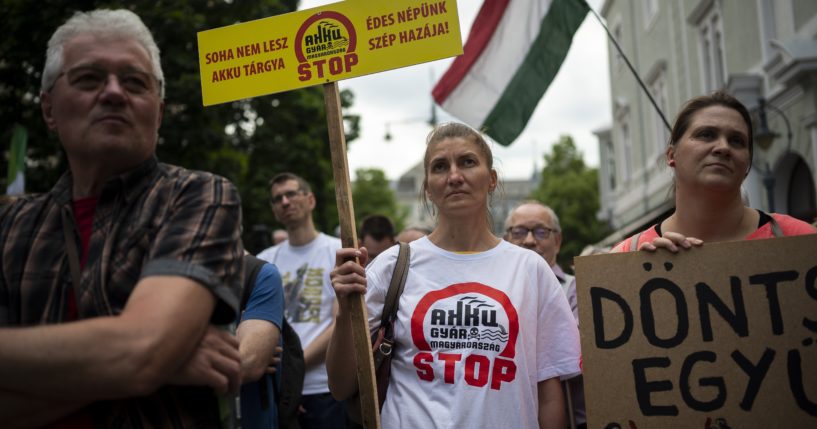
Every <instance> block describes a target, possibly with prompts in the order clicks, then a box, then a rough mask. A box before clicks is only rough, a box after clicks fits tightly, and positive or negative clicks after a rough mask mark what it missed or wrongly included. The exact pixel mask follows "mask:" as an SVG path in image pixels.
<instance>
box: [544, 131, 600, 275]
mask: <svg viewBox="0 0 817 429" xmlns="http://www.w3.org/2000/svg"><path fill="white" fill-rule="evenodd" d="M531 197H532V198H534V199H536V200H538V201H541V202H542V203H544V204H546V205H548V206H550V207H551V208H552V209H553V210H554V211H555V212H556V214H557V215H558V216H559V222H560V224H561V226H562V237H563V239H562V248H561V251H560V252H559V256H558V257H557V262H558V263H559V265H560V266H561V267H563V268H565V269H568V268H569V267H571V266H572V265H573V257H574V256H578V255H579V254H580V253H581V251H582V249H583V248H584V247H585V246H587V245H588V244H593V243H596V242H598V241H599V240H601V239H602V238H604V236H605V235H606V234H607V227H606V225H605V224H604V223H602V222H600V221H599V220H598V219H596V212H598V210H599V189H598V169H596V168H589V167H588V166H587V165H585V163H584V158H583V156H582V153H581V152H580V151H579V150H578V149H577V148H576V145H575V144H574V143H573V139H572V138H571V137H570V136H562V137H561V139H560V140H559V142H558V143H556V144H555V145H554V146H553V148H552V149H551V151H550V153H547V154H545V166H544V168H543V169H542V178H541V181H540V182H539V186H538V187H537V188H536V190H534V191H533V193H532V194H531Z"/></svg>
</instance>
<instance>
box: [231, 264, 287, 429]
mask: <svg viewBox="0 0 817 429" xmlns="http://www.w3.org/2000/svg"><path fill="white" fill-rule="evenodd" d="M283 314H284V298H283V286H282V284H281V275H280V274H279V273H278V269H277V268H276V267H275V265H272V264H269V263H265V264H264V265H263V266H262V267H261V270H260V271H259V272H258V276H257V277H256V279H255V287H253V290H252V292H251V294H250V297H249V300H248V301H247V307H246V309H244V312H243V313H242V314H241V318H240V323H239V324H238V330H237V331H236V337H237V338H238V341H239V348H238V351H239V354H240V355H241V382H242V386H241V427H242V429H256V428H263V429H269V428H273V429H275V428H278V410H277V407H276V403H275V395H274V392H275V390H274V389H273V385H272V383H274V382H275V380H274V379H273V376H272V375H271V374H267V373H266V370H267V367H268V366H269V364H270V362H271V361H272V355H273V353H274V351H275V347H276V346H277V345H279V339H280V335H281V318H282V317H283Z"/></svg>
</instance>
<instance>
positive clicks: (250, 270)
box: [239, 255, 267, 311]
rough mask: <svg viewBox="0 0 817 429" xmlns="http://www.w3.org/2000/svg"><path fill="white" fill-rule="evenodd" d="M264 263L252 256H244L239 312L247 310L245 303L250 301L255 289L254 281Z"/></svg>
mask: <svg viewBox="0 0 817 429" xmlns="http://www.w3.org/2000/svg"><path fill="white" fill-rule="evenodd" d="M266 263H267V262H266V261H263V260H261V259H258V258H256V257H255V256H253V255H244V288H243V289H242V290H241V307H239V309H240V310H239V311H244V309H245V308H247V302H248V301H249V300H250V295H251V294H252V290H253V288H255V280H256V278H257V277H258V273H259V272H261V268H262V267H263V266H264V264H266Z"/></svg>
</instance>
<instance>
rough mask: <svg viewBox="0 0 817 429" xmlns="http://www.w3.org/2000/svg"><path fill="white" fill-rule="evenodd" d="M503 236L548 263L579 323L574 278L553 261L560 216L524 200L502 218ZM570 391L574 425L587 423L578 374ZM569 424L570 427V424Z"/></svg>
mask: <svg viewBox="0 0 817 429" xmlns="http://www.w3.org/2000/svg"><path fill="white" fill-rule="evenodd" d="M505 227H506V230H505V231H506V232H505V239H507V240H508V241H510V242H511V243H513V244H516V245H517V246H521V247H525V248H528V249H531V250H533V251H534V252H536V253H538V254H539V255H541V256H542V258H544V259H545V261H546V262H547V263H548V265H550V269H551V270H553V274H555V275H556V279H558V280H559V284H561V285H562V290H564V292H565V295H566V296H567V301H568V302H569V303H570V309H571V310H573V317H575V318H576V323H579V312H578V310H577V306H576V302H577V301H576V278H575V277H574V276H571V275H570V274H566V273H565V272H564V270H562V267H560V266H559V264H557V263H556V255H558V254H559V249H560V248H561V247H562V228H561V226H560V225H559V217H558V216H557V215H556V212H554V211H553V209H551V208H550V207H548V206H546V205H544V204H542V203H540V202H538V201H533V200H530V201H524V202H522V204H520V205H519V206H517V207H516V208H515V209H513V210H512V211H511V213H510V214H509V215H508V219H507V220H506V221H505ZM567 386H568V388H569V392H570V398H569V399H570V400H569V403H570V404H571V405H572V407H573V410H572V412H570V413H568V415H570V416H573V419H574V422H575V425H576V427H579V428H583V427H586V424H587V423H586V418H585V410H584V388H583V386H582V379H581V376H579V377H574V378H572V379H570V380H567ZM571 427H573V426H572V425H571Z"/></svg>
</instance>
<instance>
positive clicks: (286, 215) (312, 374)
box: [258, 173, 346, 429]
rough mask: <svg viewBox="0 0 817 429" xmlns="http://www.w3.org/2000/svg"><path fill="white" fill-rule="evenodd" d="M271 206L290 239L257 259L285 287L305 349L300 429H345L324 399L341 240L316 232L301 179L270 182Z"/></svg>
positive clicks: (338, 410) (290, 317)
mask: <svg viewBox="0 0 817 429" xmlns="http://www.w3.org/2000/svg"><path fill="white" fill-rule="evenodd" d="M270 205H271V206H272V213H273V214H274V215H275V219H276V220H278V221H279V222H281V223H282V224H283V225H284V227H285V228H286V230H287V233H288V235H289V238H288V239H287V240H284V241H283V242H281V243H280V244H277V245H275V246H273V247H270V248H269V249H266V250H264V251H263V252H261V253H259V254H258V258H260V259H263V260H265V261H267V262H270V263H273V264H275V265H276V266H277V267H278V270H279V271H280V273H281V278H282V279H283V284H284V301H285V306H284V316H285V317H286V318H287V321H288V322H289V324H290V325H292V327H293V328H294V329H295V332H297V333H298V336H299V337H300V340H301V344H302V345H303V348H304V363H305V365H306V374H305V375H304V388H303V395H302V399H301V401H302V402H301V404H302V406H303V410H304V413H303V414H302V415H301V416H300V424H301V428H302V429H312V428H329V429H331V428H345V427H346V409H345V407H344V404H343V403H342V402H338V401H335V400H334V398H332V395H331V394H330V393H329V379H328V378H327V375H326V362H325V361H326V348H327V346H328V345H329V339H330V338H331V337H332V329H333V327H334V323H335V315H336V314H337V305H336V300H335V292H334V289H332V283H331V282H330V280H329V273H330V272H331V271H332V268H333V267H334V266H335V251H336V250H337V249H339V248H340V240H339V239H337V238H335V237H330V236H329V235H326V234H324V233H321V232H318V231H317V230H316V229H315V224H314V222H313V221H312V212H313V211H314V210H315V195H314V194H313V193H312V189H311V187H310V186H309V183H307V182H306V181H305V180H304V179H303V178H301V177H300V176H297V175H295V174H292V173H280V174H278V175H276V176H275V177H273V178H272V180H270Z"/></svg>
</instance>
